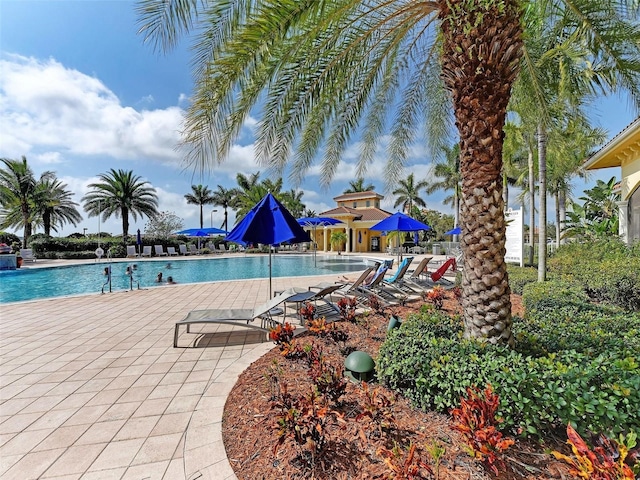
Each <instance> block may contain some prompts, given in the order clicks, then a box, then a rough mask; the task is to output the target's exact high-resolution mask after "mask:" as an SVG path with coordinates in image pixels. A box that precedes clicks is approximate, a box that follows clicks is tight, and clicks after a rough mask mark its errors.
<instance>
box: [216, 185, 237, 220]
mask: <svg viewBox="0 0 640 480" xmlns="http://www.w3.org/2000/svg"><path fill="white" fill-rule="evenodd" d="M234 196H235V191H234V190H233V189H227V188H224V187H223V186H222V185H218V190H216V191H215V192H213V204H214V205H216V206H218V207H222V208H223V209H224V222H223V224H222V228H223V229H225V230H228V228H227V227H228V226H229V223H228V221H229V217H228V209H229V208H233V198H234Z"/></svg>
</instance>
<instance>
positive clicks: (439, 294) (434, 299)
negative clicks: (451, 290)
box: [425, 285, 447, 310]
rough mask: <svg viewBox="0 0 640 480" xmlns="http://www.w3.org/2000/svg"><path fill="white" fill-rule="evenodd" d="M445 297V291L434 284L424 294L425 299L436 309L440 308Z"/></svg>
mask: <svg viewBox="0 0 640 480" xmlns="http://www.w3.org/2000/svg"><path fill="white" fill-rule="evenodd" d="M445 298H447V292H446V291H445V289H444V288H442V287H441V286H440V285H436V286H435V287H433V288H432V289H431V290H430V291H428V292H427V293H426V294H425V299H426V300H427V301H428V302H431V303H433V306H434V307H436V310H442V306H443V304H444V299H445Z"/></svg>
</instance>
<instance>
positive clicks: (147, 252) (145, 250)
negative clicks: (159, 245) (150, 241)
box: [140, 245, 151, 258]
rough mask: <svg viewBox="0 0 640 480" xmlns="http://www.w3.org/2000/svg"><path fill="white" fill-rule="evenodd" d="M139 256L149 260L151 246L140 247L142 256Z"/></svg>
mask: <svg viewBox="0 0 640 480" xmlns="http://www.w3.org/2000/svg"><path fill="white" fill-rule="evenodd" d="M140 256H141V257H149V258H151V245H145V246H144V247H142V254H141V255H140Z"/></svg>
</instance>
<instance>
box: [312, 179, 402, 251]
mask: <svg viewBox="0 0 640 480" xmlns="http://www.w3.org/2000/svg"><path fill="white" fill-rule="evenodd" d="M383 198H384V196H383V195H380V194H378V193H376V192H373V191H369V192H357V193H345V194H344V195H339V196H337V197H334V199H333V200H334V201H335V202H336V203H337V204H338V206H337V207H336V208H333V209H331V210H327V211H326V212H322V213H321V214H320V215H319V216H320V217H330V218H335V219H336V220H340V221H341V222H342V223H338V224H336V225H329V226H326V227H318V228H317V229H316V232H315V235H316V237H315V241H316V243H317V245H318V249H319V250H324V251H325V252H328V251H331V250H332V247H331V234H332V233H333V232H334V231H342V232H345V233H346V234H347V243H346V245H345V246H344V249H343V251H345V252H347V253H350V252H380V251H384V249H385V248H386V239H385V237H383V236H382V232H376V231H373V230H369V228H371V227H372V226H373V225H375V224H376V223H378V222H380V221H381V220H384V219H385V218H387V217H389V216H391V213H389V212H387V211H385V210H382V209H381V208H380V200H382V199H383ZM310 233H311V232H310ZM311 235H313V233H311ZM336 250H337V248H336Z"/></svg>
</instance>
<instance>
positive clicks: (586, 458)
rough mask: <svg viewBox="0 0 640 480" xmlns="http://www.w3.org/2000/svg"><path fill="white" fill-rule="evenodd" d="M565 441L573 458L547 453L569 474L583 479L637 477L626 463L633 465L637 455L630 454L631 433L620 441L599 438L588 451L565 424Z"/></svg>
mask: <svg viewBox="0 0 640 480" xmlns="http://www.w3.org/2000/svg"><path fill="white" fill-rule="evenodd" d="M567 438H568V440H567V443H568V444H569V445H571V450H572V451H573V454H574V455H575V457H576V458H575V459H574V458H571V457H568V456H567V455H564V454H562V453H560V452H556V451H553V452H551V453H552V454H553V456H554V457H556V458H557V459H559V460H564V461H565V462H567V463H568V464H569V465H570V466H571V474H572V475H576V476H577V477H579V478H583V479H585V480H634V478H637V477H636V476H635V473H639V472H638V471H636V472H635V473H634V471H633V469H632V465H629V464H627V462H628V461H629V463H631V462H633V464H634V465H635V464H636V463H637V460H636V459H637V455H638V452H637V451H635V452H634V451H633V447H635V445H636V435H635V433H633V432H632V433H630V434H628V435H627V436H626V437H623V438H621V439H620V442H618V441H616V440H615V439H614V440H610V439H609V438H607V437H605V436H604V435H600V436H599V437H597V439H596V440H595V443H596V445H595V446H594V448H593V450H591V449H590V448H589V446H588V445H587V444H586V443H585V441H584V440H583V439H582V437H581V436H580V435H579V434H578V432H576V431H575V430H574V428H573V427H572V426H571V424H568V425H567ZM634 457H635V458H634ZM636 467H637V465H636Z"/></svg>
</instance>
